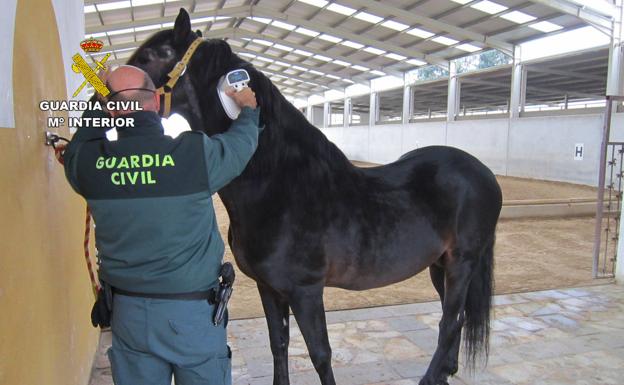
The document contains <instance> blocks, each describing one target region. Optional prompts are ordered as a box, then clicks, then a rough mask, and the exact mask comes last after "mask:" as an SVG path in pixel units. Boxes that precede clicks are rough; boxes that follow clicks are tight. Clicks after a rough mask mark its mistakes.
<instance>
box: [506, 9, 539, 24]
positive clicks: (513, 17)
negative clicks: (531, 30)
mask: <svg viewBox="0 0 624 385" xmlns="http://www.w3.org/2000/svg"><path fill="white" fill-rule="evenodd" d="M501 17H502V18H503V19H505V20H509V21H513V22H514V23H518V24H524V23H528V22H529V21H533V20H535V19H536V17H535V16H531V15H529V14H526V13H524V12H520V11H511V12H509V13H506V14H504V15H501Z"/></svg>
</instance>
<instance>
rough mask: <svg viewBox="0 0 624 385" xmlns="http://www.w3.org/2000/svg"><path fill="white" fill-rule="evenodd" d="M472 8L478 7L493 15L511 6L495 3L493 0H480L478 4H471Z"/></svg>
mask: <svg viewBox="0 0 624 385" xmlns="http://www.w3.org/2000/svg"><path fill="white" fill-rule="evenodd" d="M470 8H474V9H478V10H479V11H481V12H485V13H489V14H490V15H493V14H495V13H499V12H503V11H505V10H507V9H509V8H507V7H505V6H504V5H500V4H498V3H495V2H493V1H489V0H483V1H480V2H478V3H476V4H473V5H471V6H470Z"/></svg>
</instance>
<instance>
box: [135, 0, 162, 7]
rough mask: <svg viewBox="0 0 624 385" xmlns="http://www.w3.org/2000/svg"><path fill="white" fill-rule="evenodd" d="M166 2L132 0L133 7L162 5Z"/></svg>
mask: <svg viewBox="0 0 624 385" xmlns="http://www.w3.org/2000/svg"><path fill="white" fill-rule="evenodd" d="M162 3H164V0H132V6H134V7H140V6H143V5H152V4H162Z"/></svg>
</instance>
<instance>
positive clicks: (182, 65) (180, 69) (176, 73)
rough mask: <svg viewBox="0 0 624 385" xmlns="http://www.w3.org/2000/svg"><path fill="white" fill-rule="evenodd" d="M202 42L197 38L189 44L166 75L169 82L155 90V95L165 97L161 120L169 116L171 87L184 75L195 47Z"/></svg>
mask: <svg viewBox="0 0 624 385" xmlns="http://www.w3.org/2000/svg"><path fill="white" fill-rule="evenodd" d="M202 41H203V39H202V38H201V37H198V38H197V39H195V41H193V42H192V43H191V45H190V46H189V47H188V48H187V50H186V52H185V53H184V56H182V59H180V61H179V62H177V63H176V65H175V66H174V67H173V69H172V70H171V72H169V73H168V74H167V77H168V78H169V81H167V83H165V84H164V85H163V86H162V87H160V88H159V89H157V90H156V93H158V94H159V95H165V109H164V111H163V115H162V116H163V118H168V117H169V114H170V113H171V93H172V92H173V87H175V85H176V83H177V82H178V79H180V76H182V75H184V73H185V72H186V66H187V65H188V62H189V61H191V58H192V57H193V54H194V53H195V50H196V49H197V47H199V45H200V44H201V42H202Z"/></svg>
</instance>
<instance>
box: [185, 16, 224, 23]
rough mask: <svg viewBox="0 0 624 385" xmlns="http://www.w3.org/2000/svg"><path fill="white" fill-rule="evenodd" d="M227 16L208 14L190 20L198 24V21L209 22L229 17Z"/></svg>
mask: <svg viewBox="0 0 624 385" xmlns="http://www.w3.org/2000/svg"><path fill="white" fill-rule="evenodd" d="M229 18H230V17H229V16H216V17H215V16H208V17H200V18H198V19H194V20H191V24H199V23H210V22H215V21H217V20H225V19H229Z"/></svg>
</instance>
